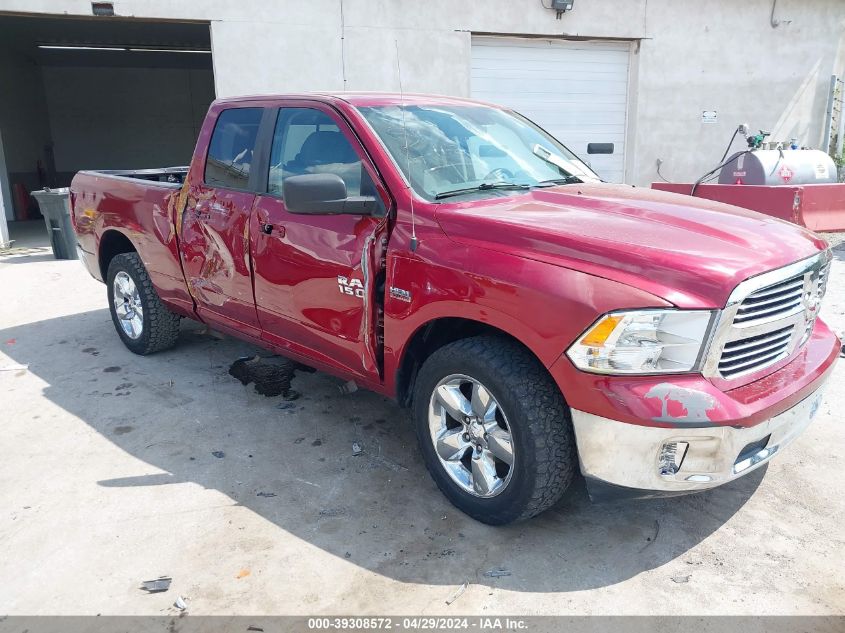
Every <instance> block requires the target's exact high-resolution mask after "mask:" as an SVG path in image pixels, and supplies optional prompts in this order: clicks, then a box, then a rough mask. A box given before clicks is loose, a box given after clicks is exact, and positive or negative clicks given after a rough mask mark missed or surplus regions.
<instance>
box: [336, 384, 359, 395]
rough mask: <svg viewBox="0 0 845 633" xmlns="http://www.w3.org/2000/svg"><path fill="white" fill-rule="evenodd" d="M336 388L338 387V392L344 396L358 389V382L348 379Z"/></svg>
mask: <svg viewBox="0 0 845 633" xmlns="http://www.w3.org/2000/svg"><path fill="white" fill-rule="evenodd" d="M338 389H340V393H342V394H343V395H344V396H348V395H349V394H350V393H355V392H356V391H358V384H357V383H356V382H355V381H354V380H350V381H348V382H345V383H343V384H342V385H341V386H340V387H338Z"/></svg>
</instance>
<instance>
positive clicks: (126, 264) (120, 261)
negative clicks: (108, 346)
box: [106, 253, 152, 354]
mask: <svg viewBox="0 0 845 633" xmlns="http://www.w3.org/2000/svg"><path fill="white" fill-rule="evenodd" d="M133 258H134V259H136V260H137V261H135V262H133V261H132V259H133ZM133 264H135V265H133ZM137 265H140V258H138V256H137V255H135V254H134V253H132V254H121V255H116V256H115V257H114V258H113V259H112V260H111V262H110V263H109V270H108V273H107V276H106V277H107V279H106V286H107V288H108V300H109V312H110V313H111V318H112V323H114V329H115V330H116V331H117V334H118V336H120V339H121V340H122V341H123V344H124V345H126V347H128V348H129V350H130V351H131V352H134V353H135V354H145V353H146V351H147V348H148V346H149V342H150V337H151V335H152V327H151V323H150V313H151V306H150V298H149V297H148V296H147V286H146V284H144V281H143V280H142V279H141V278H140V276H139V274H138V273H137V272H136V270H135V269H136V266H137ZM120 272H125V273H126V274H127V275H129V277H131V279H132V282H133V283H134V284H135V287H136V288H137V289H138V296H139V297H140V299H141V308H142V309H143V310H144V319H143V325H142V328H143V329H142V331H141V336H139V337H138V338H136V339H133V338H131V337H129V336H128V335H127V334H126V332H124V331H123V327H122V326H121V324H120V319H119V318H118V316H117V311H116V310H115V305H114V278H115V277H117V274H118V273H120Z"/></svg>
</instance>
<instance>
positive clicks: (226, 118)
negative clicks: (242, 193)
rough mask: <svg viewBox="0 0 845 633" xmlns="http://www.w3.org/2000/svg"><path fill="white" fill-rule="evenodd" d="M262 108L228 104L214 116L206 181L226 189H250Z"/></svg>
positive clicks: (206, 165) (207, 159) (206, 164)
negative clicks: (236, 106) (214, 121)
mask: <svg viewBox="0 0 845 633" xmlns="http://www.w3.org/2000/svg"><path fill="white" fill-rule="evenodd" d="M262 114H263V109H262V108H230V109H228V110H223V111H222V112H221V113H220V115H219V116H218V117H217V122H216V123H215V125H214V132H213V133H212V135H211V142H210V143H209V145H208V156H207V157H206V161H205V172H204V180H205V184H207V185H210V186H212V187H225V188H228V189H244V190H245V189H249V171H250V166H251V165H252V164H253V160H254V153H255V143H256V139H257V138H258V127H259V125H260V123H261V116H262Z"/></svg>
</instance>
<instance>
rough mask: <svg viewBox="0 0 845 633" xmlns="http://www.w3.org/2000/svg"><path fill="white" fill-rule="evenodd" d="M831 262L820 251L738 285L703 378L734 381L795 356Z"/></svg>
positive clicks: (816, 308)
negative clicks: (714, 377) (712, 377)
mask: <svg viewBox="0 0 845 633" xmlns="http://www.w3.org/2000/svg"><path fill="white" fill-rule="evenodd" d="M830 260H831V254H830V251H824V252H822V253H819V254H818V255H816V256H814V257H810V258H808V259H805V260H801V261H799V262H796V263H794V264H790V265H789V266H784V267H783V268H779V269H777V270H772V271H770V272H767V273H763V274H761V275H758V276H756V277H752V278H750V279H748V280H746V281H744V282H742V283H741V284H739V285H738V286H737V287H736V289H735V290H734V291H733V292H732V293H731V296H730V297H729V299H728V302H727V305H726V306H725V309H724V310H723V311H722V314H721V316H720V318H719V322H718V325H717V327H716V331H715V333H714V335H713V340H712V342H711V345H710V351H709V353H708V357H707V361H706V362H705V365H704V373H705V375H708V376H716V377H721V378H726V379H734V378H739V377H741V376H743V375H746V374H751V373H753V372H758V371H760V370H763V369H765V368H766V367H769V366H772V365H774V364H775V363H778V362H780V361H783V360H784V359H787V358H790V357H791V356H792V355H793V354H794V353H795V352H797V351H798V349H800V347H801V346H802V345H804V343H805V342H806V341H807V340H808V339H809V337H810V333H811V332H812V330H813V325H814V323H815V320H816V316H817V315H818V311H819V307H820V302H821V299H822V296H824V291H825V284H826V281H827V273H828V269H829V266H830Z"/></svg>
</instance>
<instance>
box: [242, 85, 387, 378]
mask: <svg viewBox="0 0 845 633" xmlns="http://www.w3.org/2000/svg"><path fill="white" fill-rule="evenodd" d="M304 103H307V106H306V105H303V106H301V107H293V106H291V107H282V108H280V109H279V112H278V115H277V118H276V124H275V128H274V132H273V137H272V143H271V146H270V153H269V168H268V170H267V171H268V180H267V183H266V193H264V194H263V195H259V197H258V200H257V201H256V204H255V210H254V212H253V220H252V221H253V226H252V228H251V231H250V233H251V235H252V237H253V239H252V257H253V266H254V276H255V277H254V285H255V302H256V307H257V310H258V319H259V321H260V323H261V328H262V330H263V332H262V336H264V337H265V339H266V340H268V341H269V342H273V343H276V344H281V345H283V346H286V347H288V348H289V349H291V350H292V351H295V352H299V353H304V354H305V355H307V356H311V357H312V358H315V359H317V360H319V361H321V362H323V363H324V364H327V365H329V366H334V367H338V368H342V369H343V370H345V371H348V372H353V373H357V374H359V375H361V376H362V377H368V378H373V377H375V378H377V377H378V376H377V372H378V368H377V366H376V365H377V361H376V359H375V356H376V353H375V351H374V350H375V344H374V341H373V336H372V335H373V332H374V329H375V325H374V320H375V319H376V318H377V316H376V315H375V311H374V305H373V301H374V299H375V296H376V292H377V290H376V287H375V285H376V284H375V276H376V274H377V271H376V268H377V267H378V262H380V261H381V257H380V255H379V253H380V250H381V248H382V246H381V243H382V242H381V235H382V232H383V231H384V227H385V225H386V217H385V209H386V208H387V205H386V201H387V200H388V197H387V191H386V189H384V187H383V185H382V184H381V182H380V180H379V179H378V176H377V174H376V172H375V170H374V168H373V167H372V165H371V164H370V162H369V160H368V158H367V157H366V154H365V152H364V151H363V148H362V147H361V144H360V142H359V141H358V139H357V137H355V135H354V133H353V132H352V131H351V129H350V128H349V126H348V125H347V123H346V122H345V121H344V120H343V119H342V117H340V116H339V115H338V114H337V113H336V112H335V111H334V110H333V109H331V108H330V107H328V106H326V105H323V104H317V103H314V102H304ZM312 173H333V174H337V175H338V176H340V177H341V178H342V179H343V180H344V182H345V183H346V187H347V193H348V195H350V196H358V195H374V196H376V198H377V199H378V206H379V211H378V212H377V213H376V214H374V215H298V214H293V213H290V212H288V211H287V209H286V208H285V201H284V198H283V191H282V185H283V182H284V180H285V178H287V177H289V176H296V175H302V174H312ZM377 183H378V184H377ZM374 374H375V376H374Z"/></svg>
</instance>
